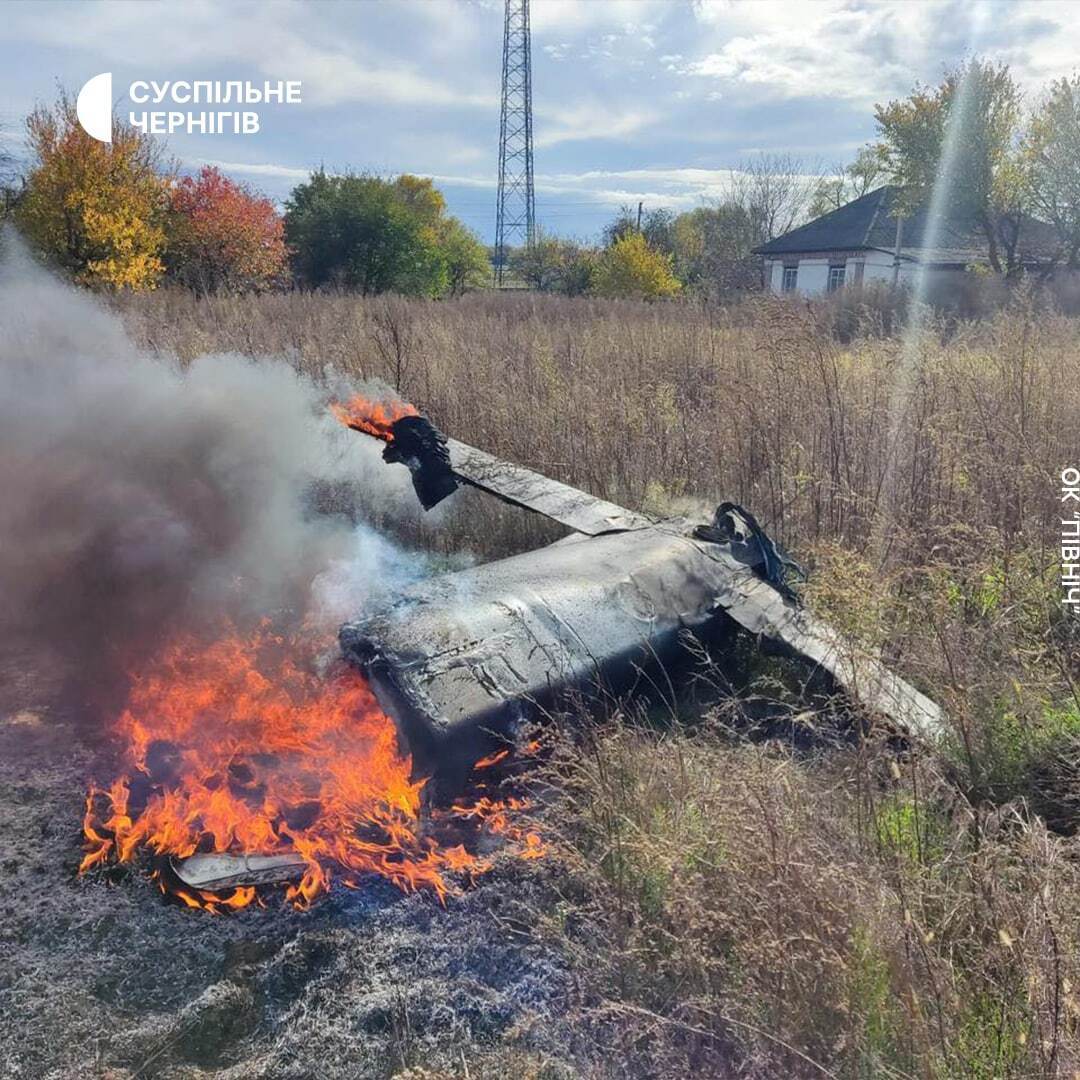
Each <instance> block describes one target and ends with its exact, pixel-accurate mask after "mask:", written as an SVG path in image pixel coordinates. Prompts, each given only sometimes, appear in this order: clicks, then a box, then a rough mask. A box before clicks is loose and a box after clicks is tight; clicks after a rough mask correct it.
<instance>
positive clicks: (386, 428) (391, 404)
mask: <svg viewBox="0 0 1080 1080" xmlns="http://www.w3.org/2000/svg"><path fill="white" fill-rule="evenodd" d="M330 411H331V412H332V413H333V414H334V415H335V416H336V417H337V418H338V419H339V420H340V421H341V422H342V423H343V424H344V425H345V426H346V427H350V428H352V429H353V430H354V431H363V432H366V433H367V434H368V435H374V436H375V438H377V439H382V440H383V442H388V443H389V442H393V441H394V433H393V432H392V431H391V430H390V428H391V425H392V424H393V423H394V422H395V421H396V420H400V419H401V418H402V417H403V416H419V415H420V414H419V413H418V412H417V410H416V407H415V406H414V405H409V404H408V403H407V402H404V401H372V400H371V399H370V398H366V397H364V395H363V394H356V395H355V396H354V397H351V398H350V399H349V400H348V401H346V402H340V401H334V402H331V404H330Z"/></svg>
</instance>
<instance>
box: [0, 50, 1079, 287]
mask: <svg viewBox="0 0 1080 1080" xmlns="http://www.w3.org/2000/svg"><path fill="white" fill-rule="evenodd" d="M875 118H876V122H877V129H878V138H877V141H876V142H874V143H872V144H870V145H868V146H866V147H864V148H863V149H862V150H861V151H860V152H859V153H858V154H857V156H856V158H855V160H854V161H853V162H851V163H850V164H847V165H843V166H836V167H835V168H832V169H828V170H825V169H822V168H821V167H820V165H817V166H811V165H809V164H808V163H806V162H805V161H802V160H800V159H798V158H795V157H792V156H791V155H786V154H759V155H758V156H757V157H756V158H754V159H752V160H750V161H747V162H743V163H742V164H741V165H740V166H739V168H737V169H735V170H733V171H732V173H731V180H730V183H729V184H728V186H727V189H726V190H725V192H724V193H723V195H722V196H721V197H720V198H718V199H715V200H713V201H712V202H710V203H708V204H704V205H702V206H700V207H697V208H696V209H693V210H690V211H688V212H685V213H681V214H676V213H674V212H673V211H672V210H670V209H668V208H665V207H649V208H647V209H646V208H643V207H641V206H640V205H638V206H636V207H635V206H624V207H623V208H622V209H621V210H620V211H619V213H618V214H617V215H616V217H615V219H614V220H613V221H612V222H611V223H610V224H609V225H608V226H607V227H606V228H605V230H604V232H603V236H602V239H601V240H600V241H599V242H597V243H584V242H581V241H576V240H570V239H566V238H560V237H556V236H552V235H549V234H547V233H545V232H544V231H542V230H538V231H537V234H536V235H535V237H534V239H533V243H532V244H531V245H529V246H528V247H527V248H523V249H521V250H518V251H514V252H511V253H509V258H508V260H507V261H508V266H509V271H510V275H511V277H512V279H514V280H515V281H516V282H517V283H520V284H522V285H527V286H529V287H531V288H534V289H538V290H541V291H553V292H560V293H563V294H565V295H568V296H581V295H587V294H596V295H601V296H610V297H637V298H645V299H659V298H664V297H671V296H675V295H677V294H679V293H684V292H687V291H695V292H703V293H706V294H709V295H726V294H731V293H734V292H740V291H746V290H752V289H756V288H760V286H761V267H760V261H759V260H758V258H757V257H756V256H754V254H753V251H754V249H755V248H756V247H757V246H758V245H760V244H763V243H766V242H768V241H769V240H772V239H774V238H775V237H777V236H780V235H782V234H783V233H785V232H787V231H789V230H790V229H792V228H793V227H795V226H797V225H798V224H800V223H801V222H803V221H805V220H806V219H807V218H811V217H816V216H819V215H820V214H823V213H827V212H828V211H829V210H832V209H837V208H839V207H840V206H843V205H844V204H845V203H847V202H849V201H851V200H852V199H855V198H858V197H860V196H861V195H864V194H866V193H867V192H868V191H870V190H872V189H874V188H876V187H878V186H880V185H881V184H883V183H894V184H898V185H899V186H901V187H902V188H903V198H902V204H903V205H904V206H905V207H907V208H908V209H911V210H913V209H914V208H915V207H916V206H918V205H919V204H920V203H921V202H924V201H925V200H926V199H927V198H928V196H929V193H930V192H931V190H933V189H934V188H935V185H937V186H938V187H940V185H941V183H942V181H943V180H945V181H949V179H950V178H951V181H952V182H947V183H946V185H945V188H944V189H943V191H942V194H943V196H944V198H943V200H942V205H943V207H944V209H945V210H946V211H947V212H948V214H949V215H950V216H951V217H962V218H965V219H967V220H969V221H971V222H972V223H973V224H974V226H975V227H976V228H977V229H978V230H980V231H981V233H982V235H983V237H984V239H985V245H986V250H987V255H988V262H989V267H990V270H991V271H992V272H994V273H996V274H999V275H1002V276H1004V277H1005V278H1007V279H1012V278H1016V277H1019V276H1020V274H1021V272H1022V265H1021V257H1020V252H1021V250H1022V247H1021V244H1022V240H1023V229H1024V223H1025V222H1026V221H1030V219H1031V218H1032V217H1035V218H1039V219H1041V220H1042V221H1044V222H1046V223H1048V224H1049V225H1051V226H1052V228H1053V234H1054V236H1056V238H1057V249H1056V251H1055V252H1053V253H1051V254H1050V255H1049V256H1048V258H1047V260H1046V261H1047V263H1048V265H1049V266H1051V267H1052V266H1063V267H1067V268H1068V269H1071V270H1075V269H1078V268H1080V76H1078V75H1073V76H1072V77H1071V78H1062V79H1059V80H1057V81H1055V82H1052V83H1050V84H1049V85H1048V86H1047V87H1046V88H1045V90H1044V91H1043V93H1042V94H1041V96H1040V97H1039V99H1038V100H1037V101H1036V102H1035V103H1034V104H1033V105H1030V106H1025V103H1024V101H1023V98H1022V96H1021V93H1020V90H1019V88H1018V86H1017V84H1016V82H1015V80H1014V79H1013V77H1012V75H1011V73H1010V71H1009V68H1008V67H1007V66H1006V65H995V64H993V63H989V62H986V61H983V60H980V59H978V58H972V59H970V60H967V61H965V62H964V63H962V64H960V65H959V66H957V67H956V68H954V69H953V70H951V71H949V72H947V73H946V75H945V77H944V78H943V80H942V81H941V83H940V84H939V85H937V86H936V87H926V86H920V85H916V86H915V88H914V90H913V91H912V93H911V94H910V95H909V96H908V97H906V98H903V99H901V100H897V101H891V102H889V103H888V104H885V105H878V106H876V107H875ZM26 127H27V134H28V137H29V142H30V147H31V150H32V153H33V163H32V166H31V167H30V169H29V171H28V172H27V173H26V175H25V176H22V177H16V176H15V175H14V173H13V171H12V170H11V169H10V168H9V169H8V175H7V178H6V181H7V182H6V183H4V182H3V180H4V170H3V168H2V166H3V164H4V163H3V162H0V188H2V196H3V197H2V199H0V214H7V215H11V216H13V217H14V218H15V220H16V222H17V223H18V225H19V226H20V228H21V230H22V232H23V234H24V235H25V236H26V237H27V239H28V240H29V241H30V242H31V243H32V244H33V245H34V246H35V247H37V249H38V250H39V251H40V252H41V253H42V254H43V255H44V256H45V257H46V258H47V259H48V260H49V261H50V262H51V263H52V264H53V265H55V266H57V267H58V268H60V269H62V270H63V271H65V272H66V273H67V274H68V275H69V276H70V277H71V278H73V279H74V280H75V281H78V282H80V283H82V284H86V285H90V286H95V287H101V288H112V289H124V288H127V289H148V288H154V287H155V286H157V285H159V284H161V283H163V282H174V283H178V284H182V285H185V286H188V287H190V288H192V289H194V290H196V291H198V292H201V293H209V292H216V291H219V290H230V291H242V290H251V289H268V288H287V287H295V286H298V287H301V288H318V287H322V286H332V287H336V288H343V289H350V290H355V291H358V292H360V293H363V294H364V295H372V294H378V293H385V292H394V293H401V294H404V295H411V296H422V297H431V298H436V297H442V296H448V295H456V294H460V293H462V292H464V291H466V290H468V289H471V288H475V287H480V286H483V285H485V284H488V283H490V281H491V262H492V260H491V257H490V253H489V251H488V249H487V248H486V247H485V246H484V245H483V244H482V243H481V241H480V240H479V239H478V238H477V236H476V235H475V234H474V233H472V232H471V231H470V230H468V229H467V228H466V227H465V226H464V225H463V224H462V223H461V222H460V221H459V220H458V219H457V218H455V217H453V216H451V215H450V214H448V213H447V210H446V202H445V199H444V198H443V196H442V194H441V193H440V192H439V191H438V190H437V189H436V188H435V186H434V185H433V184H432V182H431V181H430V180H428V179H422V178H420V177H416V176H410V175H408V174H406V175H402V176H398V177H396V178H392V179H386V178H382V177H377V176H372V175H368V174H357V173H346V174H344V175H331V174H329V173H327V172H325V171H324V170H319V171H318V172H315V173H313V174H312V175H311V176H310V177H309V178H308V179H307V180H305V181H303V182H302V183H300V184H298V185H297V186H296V187H295V188H294V189H293V191H292V192H291V194H290V195H289V198H288V199H287V200H286V202H285V207H284V213H283V214H281V213H279V212H278V210H277V208H276V207H275V206H274V205H273V203H272V202H271V201H270V200H268V199H266V198H265V197H263V196H261V195H260V194H258V193H257V192H254V191H252V190H251V189H250V188H248V187H247V186H245V185H243V184H239V183H237V182H235V181H233V180H231V179H229V178H228V177H226V176H224V175H222V174H221V173H220V172H219V171H218V170H217V169H214V168H210V167H206V168H203V169H202V170H201V172H200V173H199V174H198V175H197V176H185V177H180V176H179V170H178V168H177V165H176V164H175V163H174V162H172V161H170V160H169V159H167V157H166V156H165V153H164V151H163V149H162V146H161V144H160V143H159V142H158V141H156V140H155V139H154V138H153V137H151V136H149V135H147V134H144V133H143V132H141V131H139V130H137V129H135V128H133V127H131V126H130V125H128V124H126V123H124V122H123V121H122V120H120V119H119V118H118V119H117V120H116V122H115V124H114V135H113V141H112V143H111V144H106V143H101V142H98V141H96V140H95V139H93V138H91V137H90V136H89V135H87V134H86V133H85V132H84V131H83V130H82V128H81V127H80V126H79V124H78V121H77V119H76V116H75V108H74V104H73V102H72V101H71V100H70V98H68V97H67V96H66V95H64V94H61V96H60V99H59V100H58V101H57V102H56V104H54V105H53V106H52V107H45V106H39V107H38V108H37V109H35V111H34V112H33V113H31V115H30V116H29V117H28V118H27V123H26ZM946 151H948V153H947V152H946ZM945 161H949V162H950V167H949V168H948V170H943V162H945ZM9 164H10V163H9ZM943 174H944V175H943Z"/></svg>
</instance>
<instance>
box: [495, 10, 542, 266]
mask: <svg viewBox="0 0 1080 1080" xmlns="http://www.w3.org/2000/svg"><path fill="white" fill-rule="evenodd" d="M535 233H536V201H535V197H534V195H533V140H532V45H531V44H530V39H529V0H506V17H505V22H504V23H503V62H502V115H501V118H500V121H499V205H498V208H497V209H496V213H495V280H496V281H497V282H498V283H499V284H502V276H503V266H504V264H505V263H506V254H507V248H508V247H512V246H514V244H515V243H518V244H523V245H524V246H525V247H532V244H533V240H534V238H535Z"/></svg>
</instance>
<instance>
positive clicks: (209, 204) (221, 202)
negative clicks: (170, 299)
mask: <svg viewBox="0 0 1080 1080" xmlns="http://www.w3.org/2000/svg"><path fill="white" fill-rule="evenodd" d="M170 205H171V209H172V216H171V218H170V228H169V250H168V256H167V264H168V268H169V273H170V276H172V277H173V278H174V279H175V280H176V281H178V282H180V283H182V284H184V285H188V286H190V287H191V288H193V289H195V290H196V291H198V292H201V293H208V292H216V291H217V290H219V289H232V290H245V289H255V288H260V287H265V286H267V285H269V284H271V283H273V282H274V281H276V280H279V279H280V278H281V277H282V275H283V274H284V273H285V270H286V265H287V260H286V252H285V227H284V223H283V222H282V219H281V215H280V214H279V213H278V212H277V210H276V209H275V208H274V204H273V203H272V202H271V201H270V200H269V199H266V198H263V197H262V196H260V195H257V194H255V193H254V192H252V191H250V190H249V189H248V188H247V187H245V186H244V185H242V184H238V183H236V182H235V181H233V180H230V179H229V178H228V177H227V176H223V175H222V174H221V173H220V172H219V171H218V170H217V169H215V168H213V167H211V166H204V167H203V168H202V169H201V170H200V171H199V174H198V175H197V176H185V177H184V178H183V179H182V180H180V181H179V182H178V183H177V184H176V186H175V187H174V188H173V189H172V191H171V193H170Z"/></svg>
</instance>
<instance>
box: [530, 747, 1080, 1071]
mask: <svg viewBox="0 0 1080 1080" xmlns="http://www.w3.org/2000/svg"><path fill="white" fill-rule="evenodd" d="M558 775H559V778H560V779H559V783H560V788H561V791H562V792H563V795H562V799H563V802H562V803H561V804H560V805H558V806H557V807H556V808H555V811H556V812H554V813H551V814H550V815H549V818H550V820H552V821H554V822H557V823H563V824H562V832H561V834H560V835H558V836H557V837H556V839H555V841H554V842H555V843H556V844H557V846H558V848H559V850H560V853H561V856H562V858H563V860H565V863H566V865H567V867H568V870H567V880H568V885H567V886H566V887H565V889H564V891H563V894H562V900H561V902H560V903H557V904H555V905H553V906H552V911H551V912H550V913H549V914H547V915H546V916H542V917H541V922H542V925H543V929H544V930H545V931H546V932H547V933H549V934H552V935H554V936H555V937H558V938H560V939H564V940H568V941H570V942H572V943H573V945H572V947H573V948H576V949H577V950H578V951H579V954H578V956H577V961H578V963H577V968H578V970H579V971H580V972H582V973H583V975H582V984H583V985H582V988H581V994H582V998H583V1001H584V1002H585V1008H584V1015H585V1017H586V1018H587V1024H588V1031H589V1038H590V1041H591V1042H592V1043H593V1045H594V1046H595V1048H596V1055H597V1060H598V1061H600V1062H603V1061H605V1060H606V1061H607V1062H609V1063H611V1062H618V1065H617V1066H614V1065H613V1066H611V1069H612V1072H613V1073H618V1072H620V1071H622V1072H623V1073H624V1074H629V1075H647V1076H658V1077H667V1076H671V1077H678V1076H686V1075H695V1076H717V1077H726V1076H731V1075H734V1074H736V1073H738V1074H740V1075H754V1076H777V1075H786V1076H808V1077H809V1076H843V1077H870V1076H873V1077H878V1076H896V1077H900V1076H920V1077H942V1078H944V1077H972V1078H976V1077H978V1078H986V1080H990V1078H997V1077H1032V1076H1039V1077H1052V1076H1058V1075H1070V1072H1071V1069H1072V1068H1075V1067H1076V1066H1077V1064H1080V1056H1078V1054H1080V1043H1078V1041H1077V1038H1076V1023H1077V1017H1078V1016H1080V1006H1078V1004H1077V1001H1076V999H1075V998H1074V996H1073V992H1072V989H1071V988H1072V987H1073V986H1075V985H1076V979H1077V977H1078V975H1080V972H1078V971H1077V966H1078V965H1077V961H1078V952H1077V945H1078V938H1080V932H1078V930H1077V926H1078V923H1077V917H1078V915H1080V899H1078V898H1077V893H1076V889H1077V886H1078V885H1080V865H1078V864H1077V863H1076V855H1077V854H1078V852H1077V851H1076V845H1075V843H1074V842H1068V843H1065V842H1063V841H1061V840H1060V839H1058V838H1055V837H1052V836H1051V835H1049V834H1048V833H1047V831H1046V829H1045V828H1044V827H1043V826H1041V825H1040V824H1039V823H1038V822H1032V821H1029V820H1027V819H1026V818H1024V816H1023V815H1022V814H1019V813H1018V812H1017V811H1016V810H1015V809H1014V808H1008V809H1005V810H997V811H987V810H979V809H976V808H974V807H972V806H971V804H970V803H968V802H967V801H966V800H964V799H962V798H960V797H958V796H957V795H956V793H955V791H954V789H953V788H952V787H951V786H950V785H948V784H947V783H945V782H944V781H943V780H942V779H941V778H940V777H938V776H936V775H934V774H933V772H932V770H931V769H930V768H929V767H927V766H926V765H925V764H921V765H918V766H913V765H911V764H907V765H905V766H904V768H903V770H901V769H900V767H899V766H898V765H897V764H896V762H895V761H894V760H892V759H891V758H886V757H885V756H883V755H882V754H881V753H880V751H878V750H875V749H873V748H871V747H870V746H864V747H862V748H861V749H860V750H859V751H857V752H852V753H850V754H847V755H836V754H834V755H832V757H831V759H830V760H829V761H828V763H825V762H820V763H817V764H813V765H808V764H807V763H805V762H804V763H802V764H800V763H797V762H796V761H794V760H793V759H792V758H791V757H790V756H788V755H786V754H784V753H781V752H778V751H777V750H775V749H774V748H772V747H769V746H765V747H745V746H743V747H738V746H731V745H721V744H717V743H715V742H710V741H708V740H705V739H702V738H701V737H699V736H693V737H687V736H685V735H682V736H678V737H672V736H670V735H669V736H664V737H659V738H658V737H657V736H655V735H649V734H645V733H642V732H635V731H631V730H628V729H627V728H626V727H625V726H623V727H620V728H616V729H613V730H610V731H608V732H605V733H603V734H602V735H601V736H599V737H598V738H597V739H595V740H594V741H593V742H592V743H591V745H590V746H589V749H588V752H586V753H582V752H581V751H580V750H579V749H577V748H575V749H574V750H573V752H568V753H566V754H565V755H564V757H563V758H562V760H560V761H559V762H558ZM557 828H558V826H557V825H549V831H551V830H555V829H557ZM599 1071H600V1073H601V1074H603V1075H606V1073H605V1072H604V1070H603V1069H602V1068H601V1069H600V1070H599Z"/></svg>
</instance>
